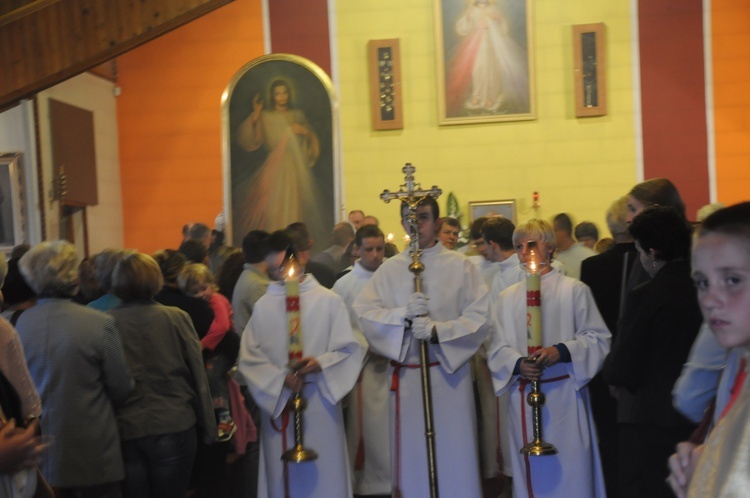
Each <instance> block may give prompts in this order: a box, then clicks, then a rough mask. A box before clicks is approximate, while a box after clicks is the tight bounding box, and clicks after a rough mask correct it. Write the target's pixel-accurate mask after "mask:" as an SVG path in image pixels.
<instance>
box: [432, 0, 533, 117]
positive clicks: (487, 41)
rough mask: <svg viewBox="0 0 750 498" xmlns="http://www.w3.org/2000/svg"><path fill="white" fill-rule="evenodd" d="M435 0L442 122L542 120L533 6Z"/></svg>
mask: <svg viewBox="0 0 750 498" xmlns="http://www.w3.org/2000/svg"><path fill="white" fill-rule="evenodd" d="M433 1H434V9H435V37H436V40H435V45H436V47H435V48H436V50H435V52H436V57H437V78H438V81H437V86H438V121H439V123H440V124H441V125H453V124H470V123H493V122H502V121H524V120H532V119H536V98H535V81H534V61H533V59H534V57H533V56H534V36H533V35H534V33H533V1H532V0H476V1H467V0H433ZM487 61H490V62H489V63H488V62H487Z"/></svg>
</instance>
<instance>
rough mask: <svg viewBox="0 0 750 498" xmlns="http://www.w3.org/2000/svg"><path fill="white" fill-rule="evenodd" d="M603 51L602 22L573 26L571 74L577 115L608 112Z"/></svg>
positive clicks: (600, 114) (604, 41)
mask: <svg viewBox="0 0 750 498" xmlns="http://www.w3.org/2000/svg"><path fill="white" fill-rule="evenodd" d="M606 53H607V50H606V40H605V29H604V23H601V22H600V23H596V24H579V25H577V26H573V68H574V71H573V74H574V75H575V94H576V117H578V118H585V117H589V116H604V115H606V114H607V78H606V76H607V74H606V61H607V58H606Z"/></svg>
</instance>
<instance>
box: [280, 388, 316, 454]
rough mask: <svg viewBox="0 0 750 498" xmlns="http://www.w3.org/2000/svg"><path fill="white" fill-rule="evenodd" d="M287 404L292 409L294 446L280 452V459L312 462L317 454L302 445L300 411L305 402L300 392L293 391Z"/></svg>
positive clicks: (303, 409)
mask: <svg viewBox="0 0 750 498" xmlns="http://www.w3.org/2000/svg"><path fill="white" fill-rule="evenodd" d="M289 404H290V405H291V407H292V410H293V411H294V447H293V448H291V449H289V450H286V451H285V452H284V453H282V454H281V459H282V460H283V461H284V462H286V463H302V462H312V461H313V460H316V459H317V458H318V454H317V453H316V452H315V451H314V450H311V449H309V448H305V447H304V442H303V432H302V413H303V412H304V411H305V407H306V406H307V403H305V400H304V399H303V398H302V393H294V395H293V396H292V399H291V400H290V402H289Z"/></svg>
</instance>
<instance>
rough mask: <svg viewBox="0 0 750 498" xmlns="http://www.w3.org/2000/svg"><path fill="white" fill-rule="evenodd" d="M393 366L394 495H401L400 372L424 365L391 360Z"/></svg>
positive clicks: (433, 364) (433, 365)
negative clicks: (394, 409) (394, 419)
mask: <svg viewBox="0 0 750 498" xmlns="http://www.w3.org/2000/svg"><path fill="white" fill-rule="evenodd" d="M438 365H440V362H439V361H433V362H431V363H428V364H427V366H428V367H436V366H438ZM391 366H392V367H393V374H391V392H395V393H396V427H395V429H394V432H395V435H396V448H395V449H396V451H395V453H396V455H395V462H394V468H395V470H394V474H395V475H394V476H393V496H394V497H395V496H401V394H400V390H399V388H400V373H401V369H402V368H410V369H415V368H421V367H422V365H420V364H419V363H399V362H397V361H393V360H391Z"/></svg>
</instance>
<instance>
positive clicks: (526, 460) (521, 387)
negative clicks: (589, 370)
mask: <svg viewBox="0 0 750 498" xmlns="http://www.w3.org/2000/svg"><path fill="white" fill-rule="evenodd" d="M569 377H570V375H561V376H559V377H552V378H551V379H542V380H540V381H539V383H540V384H547V383H549V382H557V381H560V380H564V379H567V378H569ZM529 384H531V382H530V381H528V380H526V379H521V382H520V383H519V386H518V391H519V392H520V393H521V430H522V432H523V444H524V446H526V445H527V444H528V443H529V439H528V437H527V436H526V400H525V399H524V398H525V394H526V386H527V385H529ZM523 461H524V464H525V465H526V489H527V490H528V492H529V498H534V488H533V487H532V485H531V464H530V462H529V455H524V456H523Z"/></svg>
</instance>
